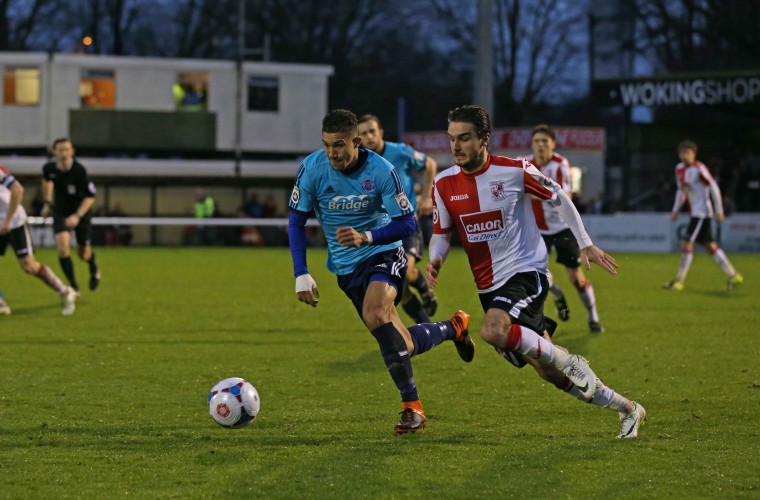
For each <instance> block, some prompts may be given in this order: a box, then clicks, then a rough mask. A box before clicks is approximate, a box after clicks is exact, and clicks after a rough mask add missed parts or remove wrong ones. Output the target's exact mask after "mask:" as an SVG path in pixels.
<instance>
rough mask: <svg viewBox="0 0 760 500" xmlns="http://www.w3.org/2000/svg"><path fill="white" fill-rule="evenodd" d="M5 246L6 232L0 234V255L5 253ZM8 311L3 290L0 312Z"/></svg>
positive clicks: (9, 308) (6, 240)
mask: <svg viewBox="0 0 760 500" xmlns="http://www.w3.org/2000/svg"><path fill="white" fill-rule="evenodd" d="M7 246H8V235H7V234H3V235H0V257H3V256H4V255H5V248H6V247H7ZM10 313H11V307H10V306H9V305H8V303H7V302H6V301H5V297H4V296H3V292H2V291H0V314H10Z"/></svg>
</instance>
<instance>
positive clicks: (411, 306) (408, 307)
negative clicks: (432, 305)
mask: <svg viewBox="0 0 760 500" xmlns="http://www.w3.org/2000/svg"><path fill="white" fill-rule="evenodd" d="M409 293H410V294H411V295H412V298H411V299H410V300H409V301H408V302H407V303H406V304H401V307H403V308H404V311H406V314H408V315H409V317H410V318H412V320H414V322H415V323H430V316H428V315H427V313H426V312H425V310H424V309H422V304H421V303H420V300H419V299H418V298H417V296H416V295H414V294H412V293H411V292H409Z"/></svg>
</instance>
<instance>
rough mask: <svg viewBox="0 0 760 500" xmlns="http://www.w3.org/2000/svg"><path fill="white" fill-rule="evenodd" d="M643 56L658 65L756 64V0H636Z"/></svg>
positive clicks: (759, 40)
mask: <svg viewBox="0 0 760 500" xmlns="http://www.w3.org/2000/svg"><path fill="white" fill-rule="evenodd" d="M636 3H637V9H636V10H637V11H638V13H639V14H638V17H637V21H638V28H639V36H640V37H641V40H642V41H643V44H642V45H643V46H642V47H641V52H643V54H644V57H648V58H651V59H653V60H654V61H655V65H656V68H658V69H659V70H660V71H694V70H722V69H723V70H725V69H736V68H742V67H743V68H756V67H757V65H758V63H759V62H760V58H759V57H758V55H757V54H758V52H757V47H758V46H760V33H759V32H758V30H757V26H758V23H760V3H758V2H756V1H751V0H637V2H636Z"/></svg>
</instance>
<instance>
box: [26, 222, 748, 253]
mask: <svg viewBox="0 0 760 500" xmlns="http://www.w3.org/2000/svg"><path fill="white" fill-rule="evenodd" d="M583 221H584V224H585V225H586V228H587V230H588V232H589V235H590V236H591V238H592V239H593V241H594V243H595V244H596V245H597V246H599V247H600V248H602V249H604V250H606V251H609V252H673V251H677V250H678V242H679V240H680V236H681V235H684V234H685V232H686V229H687V227H688V223H689V217H688V216H687V215H680V216H679V217H678V218H677V219H676V220H675V221H672V220H670V216H669V214H668V213H665V212H656V213H652V212H647V213H618V214H612V215H584V216H583ZM29 223H30V226H32V235H33V239H34V242H35V245H37V246H51V242H52V241H53V236H52V228H51V227H50V225H51V224H52V219H51V218H42V217H30V218H29ZM92 223H93V225H101V226H153V227H158V226H174V227H198V226H208V227H240V228H246V227H257V228H267V227H269V228H282V229H283V230H284V229H285V228H287V225H288V219H286V218H277V219H252V218H218V219H197V218H194V217H93V219H92ZM307 225H308V226H309V227H314V226H319V224H318V223H317V221H316V219H309V221H308V222H307ZM713 235H714V237H715V239H716V241H718V242H719V243H720V245H721V247H723V249H725V250H726V251H727V252H743V253H760V214H757V213H741V214H732V215H731V216H729V217H727V218H726V220H725V221H724V222H723V223H722V224H720V225H718V224H716V223H714V222H713Z"/></svg>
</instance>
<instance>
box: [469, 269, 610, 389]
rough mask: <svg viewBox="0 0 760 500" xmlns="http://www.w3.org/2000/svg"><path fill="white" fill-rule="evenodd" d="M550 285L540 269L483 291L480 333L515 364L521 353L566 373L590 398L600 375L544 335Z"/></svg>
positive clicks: (544, 365) (481, 296)
mask: <svg viewBox="0 0 760 500" xmlns="http://www.w3.org/2000/svg"><path fill="white" fill-rule="evenodd" d="M548 287H549V285H548V282H547V280H546V276H544V275H542V274H540V273H538V272H530V273H519V274H517V275H515V276H514V277H512V278H510V280H509V281H507V283H506V284H505V285H504V286H503V287H501V288H499V289H498V290H495V291H493V292H490V293H487V294H481V295H480V300H481V303H482V304H483V307H484V309H486V316H485V319H484V320H483V323H482V324H481V327H480V335H481V337H483V340H485V341H486V342H488V343H489V344H491V345H492V346H494V347H495V348H496V351H497V352H498V353H499V354H500V355H501V356H502V357H504V358H505V359H507V360H508V361H510V362H512V363H513V364H515V363H514V361H512V360H511V359H510V358H512V357H515V356H516V355H518V354H519V355H522V356H525V357H528V358H533V359H536V360H537V362H538V364H539V365H540V366H542V367H551V368H555V369H558V370H560V371H562V372H564V373H565V374H566V375H567V376H568V377H569V378H570V380H571V381H572V382H573V383H574V384H575V385H577V386H578V387H579V388H580V389H581V390H582V391H583V392H584V393H585V394H586V397H587V398H588V399H590V398H591V397H592V396H593V394H594V390H595V387H596V375H594V372H593V371H592V370H591V368H590V367H589V366H588V363H587V362H586V361H585V360H584V359H583V358H582V357H580V356H577V355H572V354H569V353H568V352H567V351H565V350H564V349H561V348H558V347H555V346H554V344H552V343H551V342H549V341H547V340H546V339H545V338H544V337H543V332H544V315H543V304H544V301H545V300H546V295H547V293H548ZM537 332H541V334H539V333H537Z"/></svg>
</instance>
